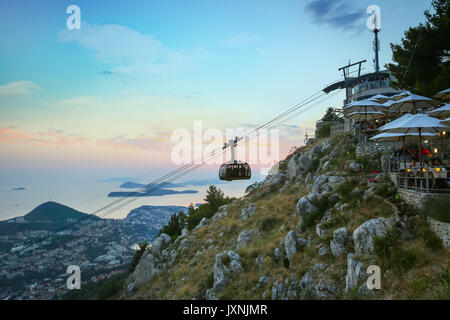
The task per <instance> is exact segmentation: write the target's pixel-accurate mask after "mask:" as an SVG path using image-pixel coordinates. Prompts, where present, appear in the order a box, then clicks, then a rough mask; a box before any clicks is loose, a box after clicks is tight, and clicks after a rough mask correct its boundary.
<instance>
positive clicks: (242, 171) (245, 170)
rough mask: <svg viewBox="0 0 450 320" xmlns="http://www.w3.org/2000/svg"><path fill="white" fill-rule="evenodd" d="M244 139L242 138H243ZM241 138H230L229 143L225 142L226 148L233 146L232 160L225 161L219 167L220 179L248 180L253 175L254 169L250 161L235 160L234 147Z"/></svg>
mask: <svg viewBox="0 0 450 320" xmlns="http://www.w3.org/2000/svg"><path fill="white" fill-rule="evenodd" d="M241 139H242V138H241ZM239 140H240V139H238V138H236V139H235V140H230V141H229V143H228V144H227V143H225V145H224V147H223V148H224V149H226V148H227V147H231V161H229V162H227V163H224V164H222V165H221V166H220V169H219V178H220V180H226V181H233V180H248V179H250V178H251V176H252V170H251V169H250V166H249V165H248V163H244V162H242V161H236V160H234V147H236V144H237V142H238V141H239Z"/></svg>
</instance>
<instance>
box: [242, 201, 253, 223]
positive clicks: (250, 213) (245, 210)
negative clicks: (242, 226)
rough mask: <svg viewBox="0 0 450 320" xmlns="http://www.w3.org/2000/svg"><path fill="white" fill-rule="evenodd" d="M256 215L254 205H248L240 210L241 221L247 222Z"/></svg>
mask: <svg viewBox="0 0 450 320" xmlns="http://www.w3.org/2000/svg"><path fill="white" fill-rule="evenodd" d="M255 213H256V208H255V205H254V204H251V205H249V206H248V207H247V208H242V210H241V220H244V221H245V220H247V219H248V218H250V217H251V216H253V215H254V214H255Z"/></svg>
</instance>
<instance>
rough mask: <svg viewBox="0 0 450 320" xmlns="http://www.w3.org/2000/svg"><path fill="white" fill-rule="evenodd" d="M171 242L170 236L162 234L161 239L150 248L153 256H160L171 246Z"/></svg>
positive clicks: (155, 241)
mask: <svg viewBox="0 0 450 320" xmlns="http://www.w3.org/2000/svg"><path fill="white" fill-rule="evenodd" d="M170 240H171V239H170V236H169V235H167V234H165V233H162V234H160V235H159V237H158V238H156V239H155V240H154V241H153V243H152V245H151V246H150V252H151V253H152V254H153V255H156V256H157V255H159V254H160V253H161V251H162V250H163V249H165V248H166V247H167V246H168V245H169V243H170Z"/></svg>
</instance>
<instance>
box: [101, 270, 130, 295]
mask: <svg viewBox="0 0 450 320" xmlns="http://www.w3.org/2000/svg"><path fill="white" fill-rule="evenodd" d="M119 276H120V275H119ZM124 283H125V278H121V277H116V276H113V277H111V278H109V279H108V280H106V281H105V283H104V284H103V285H102V287H101V288H100V290H99V291H98V294H97V299H98V300H106V299H109V298H113V297H114V296H116V295H117V294H118V293H120V292H121V291H122V288H123V285H124Z"/></svg>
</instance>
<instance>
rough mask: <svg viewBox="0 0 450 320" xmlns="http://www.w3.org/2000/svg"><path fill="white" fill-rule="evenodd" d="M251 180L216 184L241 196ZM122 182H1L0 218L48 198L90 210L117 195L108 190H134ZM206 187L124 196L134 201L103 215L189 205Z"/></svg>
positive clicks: (201, 196)
mask: <svg viewBox="0 0 450 320" xmlns="http://www.w3.org/2000/svg"><path fill="white" fill-rule="evenodd" d="M253 182H254V181H252V180H244V181H233V182H225V183H224V184H217V187H218V188H220V189H221V190H222V191H223V192H224V194H225V196H229V197H242V196H243V195H244V193H245V189H246V188H247V187H248V186H249V185H250V184H252V183H253ZM121 184H122V182H117V181H114V182H112V181H106V182H99V181H98V180H94V179H92V180H88V181H80V180H76V181H66V182H61V181H59V182H52V183H45V182H42V181H40V182H39V183H36V184H27V185H10V184H1V182H0V220H7V219H11V218H15V217H19V216H23V215H25V214H27V213H29V212H30V211H31V210H33V209H34V208H35V207H37V206H39V205H40V204H42V203H44V202H47V201H54V202H58V203H61V204H63V205H66V206H69V207H71V208H73V209H75V210H78V211H81V212H84V213H89V214H91V213H94V212H96V211H97V210H99V209H100V208H102V207H104V206H106V205H109V204H111V203H112V202H114V201H116V200H118V199H120V198H111V197H108V194H109V193H110V192H112V191H128V192H131V191H134V189H123V188H120V185H121ZM16 188H24V190H13V189H16ZM208 188H209V185H204V186H186V187H177V188H171V189H172V190H177V191H181V190H197V191H198V193H195V194H175V195H165V196H152V197H139V198H127V200H131V199H133V201H132V202H131V203H129V204H127V205H125V206H123V207H122V208H119V209H117V210H116V211H114V212H111V213H109V214H108V215H107V216H105V218H112V219H123V218H125V217H126V215H127V214H128V213H129V212H130V211H131V210H132V209H135V208H138V207H140V206H143V205H152V206H163V205H164V206H169V205H173V206H188V205H189V204H191V203H193V204H196V203H201V202H204V200H203V199H204V198H205V196H206V190H207V189H208ZM126 202H128V201H126ZM104 213H106V212H105V211H102V212H99V213H98V215H99V216H102V215H103V214H104Z"/></svg>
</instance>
